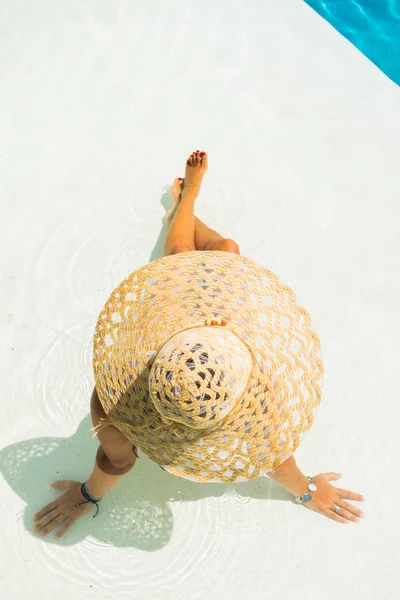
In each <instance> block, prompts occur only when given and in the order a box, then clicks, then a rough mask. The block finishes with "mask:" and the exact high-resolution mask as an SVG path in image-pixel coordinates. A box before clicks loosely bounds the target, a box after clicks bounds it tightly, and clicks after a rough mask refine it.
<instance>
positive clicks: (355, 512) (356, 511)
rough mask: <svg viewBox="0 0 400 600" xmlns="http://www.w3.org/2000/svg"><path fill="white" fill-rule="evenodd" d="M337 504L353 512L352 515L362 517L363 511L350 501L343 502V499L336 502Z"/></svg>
mask: <svg viewBox="0 0 400 600" xmlns="http://www.w3.org/2000/svg"><path fill="white" fill-rule="evenodd" d="M338 504H339V506H342V507H343V509H345V510H347V511H348V512H350V513H353V515H356V517H358V518H359V519H362V518H363V517H364V513H363V512H362V511H361V510H360V509H359V508H357V507H356V506H353V505H352V504H350V502H345V501H344V500H341V501H340V502H338Z"/></svg>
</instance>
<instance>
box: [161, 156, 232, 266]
mask: <svg viewBox="0 0 400 600" xmlns="http://www.w3.org/2000/svg"><path fill="white" fill-rule="evenodd" d="M193 154H195V153H193ZM202 155H204V156H205V158H207V155H206V153H205V152H204V153H201V156H202ZM192 156H193V155H192ZM189 160H190V159H189ZM203 160H204V159H203ZM189 184H190V181H189ZM186 186H187V179H186V177H185V179H182V178H177V179H175V180H174V182H173V184H172V187H171V195H172V198H173V199H174V203H175V205H174V207H173V208H172V209H171V210H169V211H168V213H167V215H166V221H167V223H171V224H172V223H173V222H175V216H176V213H177V211H178V210H179V207H180V204H181V201H182V197H183V196H185V189H186ZM198 191H199V190H198ZM197 193H198V192H197ZM196 196H197V194H196ZM185 198H187V196H185ZM182 214H183V215H184V218H183V219H182ZM182 214H180V216H179V223H180V225H181V226H182V227H185V226H187V225H188V223H187V219H186V218H185V215H186V214H187V206H186V212H184V213H182ZM190 216H191V213H190ZM193 217H194V235H193V241H194V248H193V245H192V243H191V241H192V237H190V239H189V243H185V242H183V243H182V242H181V241H180V240H179V238H177V242H178V243H177V245H176V246H174V248H173V249H172V250H173V251H172V252H169V251H168V250H169V247H170V246H171V245H172V243H171V240H169V243H168V246H167V251H165V248H166V243H165V245H164V256H165V255H167V254H177V253H179V252H188V251H190V250H223V251H225V252H233V253H235V254H240V250H239V246H238V245H237V243H236V242H235V241H234V240H231V239H226V238H224V237H223V236H222V235H221V234H219V233H218V232H217V231H215V230H214V229H211V228H210V227H207V225H206V224H205V223H203V221H201V220H200V219H199V218H198V217H196V216H195V215H194V204H193ZM189 232H190V234H191V232H192V221H191V219H190V222H189ZM170 233H171V230H170V232H169V234H168V237H169V236H170ZM165 242H167V240H166V241H165Z"/></svg>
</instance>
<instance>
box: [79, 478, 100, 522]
mask: <svg viewBox="0 0 400 600" xmlns="http://www.w3.org/2000/svg"><path fill="white" fill-rule="evenodd" d="M81 493H82V495H83V496H84V497H85V498H86V500H85V502H79V503H78V504H75V506H81V504H87V503H88V502H92V504H95V505H96V508H97V511H96V514H95V515H93V519H94V518H95V517H97V514H98V512H99V504H98V503H99V502H100V500H101V499H102V497H103V496H102V497H101V498H93V496H92V495H91V493H90V492H89V490H88V489H87V486H86V481H85V482H84V483H82V485H81Z"/></svg>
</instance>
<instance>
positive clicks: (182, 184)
mask: <svg viewBox="0 0 400 600" xmlns="http://www.w3.org/2000/svg"><path fill="white" fill-rule="evenodd" d="M207 168H208V156H207V153H206V152H200V150H196V152H193V153H192V154H191V155H190V156H189V158H188V160H187V162H186V169H185V178H184V179H182V178H181V177H178V178H177V179H174V181H173V184H172V186H171V196H172V198H173V200H174V206H173V207H172V208H171V209H170V210H169V211H168V212H167V214H166V215H165V220H166V222H167V223H171V221H172V219H173V218H174V214H175V210H176V207H177V206H178V204H179V201H180V200H181V198H182V192H183V190H184V189H187V188H198V189H197V194H198V193H199V191H200V186H201V182H202V180H203V177H204V175H205V173H206V171H207Z"/></svg>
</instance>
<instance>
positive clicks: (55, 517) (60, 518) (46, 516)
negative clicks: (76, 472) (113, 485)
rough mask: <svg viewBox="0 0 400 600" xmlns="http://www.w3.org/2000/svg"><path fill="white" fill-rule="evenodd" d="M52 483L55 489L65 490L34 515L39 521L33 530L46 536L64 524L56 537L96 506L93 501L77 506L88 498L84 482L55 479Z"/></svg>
mask: <svg viewBox="0 0 400 600" xmlns="http://www.w3.org/2000/svg"><path fill="white" fill-rule="evenodd" d="M50 485H51V487H53V488H54V489H57V490H65V491H64V493H63V494H62V495H61V496H59V497H58V498H57V500H54V502H50V503H49V504H47V505H46V506H45V507H44V508H42V510H41V511H39V512H37V513H36V514H35V515H34V517H33V520H34V521H37V522H38V523H37V525H35V527H34V529H33V531H34V532H35V533H36V532H40V535H41V536H45V535H47V534H48V533H50V532H51V531H53V530H55V529H56V528H57V527H58V526H59V525H61V524H62V527H61V528H60V529H59V531H58V533H57V534H56V536H55V537H56V538H60V537H62V536H63V535H64V533H65V532H66V531H68V529H70V527H71V526H72V525H73V524H74V523H75V521H77V520H78V519H80V518H81V517H83V516H84V515H85V514H86V513H88V512H90V511H92V510H93V509H94V508H95V507H94V505H93V503H92V502H88V503H87V504H82V505H81V506H76V504H78V503H79V502H85V500H86V498H85V497H84V496H83V494H82V492H81V485H82V484H81V483H80V482H79V481H70V480H59V481H54V483H52V484H50ZM64 521H65V523H64Z"/></svg>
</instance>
